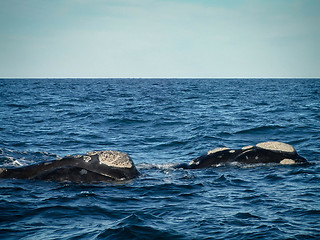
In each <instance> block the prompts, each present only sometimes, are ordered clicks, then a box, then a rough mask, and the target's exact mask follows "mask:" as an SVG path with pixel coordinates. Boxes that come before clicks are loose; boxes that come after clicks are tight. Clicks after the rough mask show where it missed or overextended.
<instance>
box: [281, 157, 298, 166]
mask: <svg viewBox="0 0 320 240" xmlns="http://www.w3.org/2000/svg"><path fill="white" fill-rule="evenodd" d="M280 163H281V164H284V165H290V164H295V163H296V162H295V161H294V160H292V159H288V158H285V159H283V160H282V161H281V162H280Z"/></svg>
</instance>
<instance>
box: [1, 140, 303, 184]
mask: <svg viewBox="0 0 320 240" xmlns="http://www.w3.org/2000/svg"><path fill="white" fill-rule="evenodd" d="M233 162H236V163H240V164H257V163H263V164H265V163H275V164H284V165H289V164H303V163H307V160H306V159H305V158H303V157H301V156H299V155H298V153H297V151H296V150H295V149H294V147H293V146H291V145H289V144H286V143H282V142H262V143H258V144H257V145H256V146H245V147H243V148H241V149H230V148H225V147H223V148H215V149H212V150H210V151H208V153H207V154H205V155H202V156H200V157H198V158H195V159H193V160H191V162H189V163H182V164H177V165H175V166H174V168H183V169H200V168H210V167H215V166H218V165H220V164H226V163H233ZM138 175H139V172H138V170H137V169H136V167H135V165H134V163H133V161H132V159H131V158H130V157H129V155H128V154H127V153H124V152H119V151H111V150H109V151H91V152H87V153H86V154H84V155H71V156H66V157H64V158H61V159H57V160H53V161H43V162H40V163H37V164H33V165H29V166H24V167H19V168H2V169H0V178H16V179H37V180H49V181H58V182H62V181H71V182H86V183H91V182H110V181H124V180H130V179H134V178H136V177H137V176H138Z"/></svg>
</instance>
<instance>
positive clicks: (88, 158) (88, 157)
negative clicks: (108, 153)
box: [83, 155, 91, 162]
mask: <svg viewBox="0 0 320 240" xmlns="http://www.w3.org/2000/svg"><path fill="white" fill-rule="evenodd" d="M83 161H85V162H89V161H91V157H90V156H87V155H84V156H83Z"/></svg>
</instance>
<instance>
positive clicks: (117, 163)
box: [87, 151, 133, 168]
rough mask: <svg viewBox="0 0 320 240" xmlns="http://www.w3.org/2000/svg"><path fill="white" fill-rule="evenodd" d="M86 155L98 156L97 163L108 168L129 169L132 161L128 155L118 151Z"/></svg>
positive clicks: (96, 152)
mask: <svg viewBox="0 0 320 240" xmlns="http://www.w3.org/2000/svg"><path fill="white" fill-rule="evenodd" d="M87 155H98V159H99V163H100V164H104V165H107V166H110V167H118V168H131V167H133V164H132V161H131V159H130V158H129V156H128V154H126V153H123V152H118V151H95V152H88V153H87Z"/></svg>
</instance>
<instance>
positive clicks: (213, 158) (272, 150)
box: [175, 142, 308, 169]
mask: <svg viewBox="0 0 320 240" xmlns="http://www.w3.org/2000/svg"><path fill="white" fill-rule="evenodd" d="M232 162H237V163H241V164H258V163H276V164H303V163H308V162H307V160H306V159H305V158H303V157H301V156H299V155H298V153H297V151H296V150H295V149H294V147H293V146H291V145H289V144H286V143H282V142H262V143H258V144H257V145H256V146H246V147H243V148H241V149H230V148H215V149H212V150H210V151H209V152H208V153H207V154H205V155H202V156H200V157H198V158H195V159H193V160H191V162H190V163H189V164H186V163H182V164H178V165H176V166H175V168H185V169H198V168H209V167H214V166H217V165H219V164H225V163H232Z"/></svg>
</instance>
